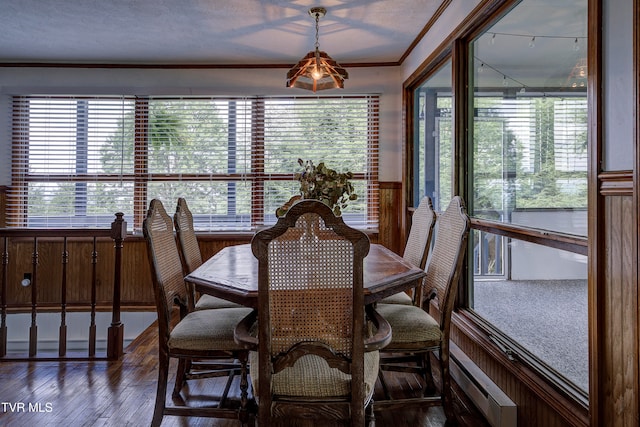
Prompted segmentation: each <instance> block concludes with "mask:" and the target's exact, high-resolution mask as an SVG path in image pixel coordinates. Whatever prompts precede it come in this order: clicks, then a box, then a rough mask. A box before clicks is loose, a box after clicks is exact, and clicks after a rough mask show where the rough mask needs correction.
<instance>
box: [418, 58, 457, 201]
mask: <svg viewBox="0 0 640 427" xmlns="http://www.w3.org/2000/svg"><path fill="white" fill-rule="evenodd" d="M451 93H452V87H451V60H448V61H447V62H446V63H445V64H444V65H442V66H441V67H440V68H439V69H438V70H437V71H436V72H434V73H433V74H432V75H431V76H430V77H429V79H428V80H427V81H426V82H424V83H423V84H421V85H420V86H419V87H418V88H417V89H416V90H415V91H414V95H413V96H414V103H415V111H417V117H416V121H415V123H416V125H414V144H415V146H414V153H416V154H417V156H416V157H415V158H414V162H415V165H414V167H415V169H416V170H417V171H418V173H417V174H415V180H416V181H415V182H414V186H413V188H414V196H413V202H414V206H418V205H419V204H420V200H422V199H423V198H424V197H425V196H429V197H430V198H431V200H432V202H433V208H434V209H435V210H436V211H442V210H445V209H446V208H447V206H448V205H449V202H450V201H451V198H452V191H453V170H454V169H453V157H454V156H453V117H452V115H451V108H452V98H451Z"/></svg>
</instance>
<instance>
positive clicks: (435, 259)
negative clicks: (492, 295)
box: [425, 196, 470, 336]
mask: <svg viewBox="0 0 640 427" xmlns="http://www.w3.org/2000/svg"><path fill="white" fill-rule="evenodd" d="M469 227H470V221H469V216H468V215H467V213H466V209H465V206H464V202H463V201H462V199H461V198H460V197H459V196H455V197H453V199H451V202H450V203H449V206H448V207H447V209H446V210H445V211H444V212H443V213H442V214H441V215H440V216H439V217H438V226H437V229H436V233H435V234H436V236H435V242H434V245H433V250H432V251H431V255H430V258H429V265H428V267H427V276H426V277H425V290H426V295H429V294H431V293H433V292H434V291H435V293H436V296H437V304H438V309H439V311H440V322H439V323H440V329H441V330H443V331H446V332H447V336H448V330H449V323H450V322H451V312H452V310H453V303H454V301H455V296H456V292H457V289H458V280H459V278H460V272H461V271H462V267H463V261H464V254H465V251H466V249H467V239H468V236H469ZM425 309H427V310H428V307H425Z"/></svg>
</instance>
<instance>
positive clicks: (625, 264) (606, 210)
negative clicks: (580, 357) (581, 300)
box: [589, 171, 640, 427]
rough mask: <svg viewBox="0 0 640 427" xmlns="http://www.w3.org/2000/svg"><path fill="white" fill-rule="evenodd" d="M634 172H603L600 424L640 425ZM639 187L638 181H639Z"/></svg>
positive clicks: (596, 347)
mask: <svg viewBox="0 0 640 427" xmlns="http://www.w3.org/2000/svg"><path fill="white" fill-rule="evenodd" d="M633 175H634V174H633V173H632V172H630V171H622V172H606V173H602V174H600V175H599V177H598V178H599V181H600V197H601V198H602V202H603V208H602V210H603V214H604V218H599V220H598V226H599V227H602V231H601V233H602V239H594V242H593V244H594V245H595V247H596V249H595V251H596V253H597V254H599V255H598V259H597V261H596V263H597V265H594V266H593V267H594V268H596V269H597V272H598V273H597V274H593V275H592V276H593V278H592V282H593V283H590V289H591V291H592V295H593V296H594V297H593V298H592V300H593V301H592V302H591V303H590V309H591V312H590V313H589V318H590V321H591V322H592V324H591V325H590V326H591V331H590V334H591V337H590V338H591V343H592V345H591V348H590V351H591V357H592V363H591V367H592V368H597V369H596V371H595V375H594V374H592V375H591V380H592V382H593V384H592V386H591V392H592V394H595V395H596V397H595V399H593V403H592V404H595V405H597V412H596V413H597V418H598V420H597V422H598V423H606V425H607V426H611V427H617V426H621V427H622V426H630V425H635V426H637V425H640V408H639V405H640V389H639V387H640V386H639V377H640V372H639V369H640V366H639V365H638V364H639V360H640V351H639V346H640V327H639V325H638V322H639V311H640V310H639V306H640V302H639V301H640V300H639V295H638V262H637V260H638V252H637V251H638V240H639V237H640V236H639V235H638V220H639V215H640V213H639V212H638V210H637V205H636V201H635V198H634V191H637V188H634V181H633ZM635 185H637V183H635Z"/></svg>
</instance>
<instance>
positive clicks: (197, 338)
mask: <svg viewBox="0 0 640 427" xmlns="http://www.w3.org/2000/svg"><path fill="white" fill-rule="evenodd" d="M249 313H251V309H250V308H246V307H243V308H220V309H216V310H199V311H194V312H191V313H189V314H187V315H186V316H185V317H184V319H182V320H181V321H180V322H178V324H177V325H176V326H175V327H174V328H173V330H172V331H171V336H170V338H169V349H170V350H173V351H176V350H180V349H184V350H203V351H207V350H239V349H241V347H240V346H239V345H238V344H236V342H235V341H234V339H233V331H234V329H235V327H236V325H237V324H238V323H239V322H240V320H242V319H243V318H244V317H245V316H246V315H248V314H249Z"/></svg>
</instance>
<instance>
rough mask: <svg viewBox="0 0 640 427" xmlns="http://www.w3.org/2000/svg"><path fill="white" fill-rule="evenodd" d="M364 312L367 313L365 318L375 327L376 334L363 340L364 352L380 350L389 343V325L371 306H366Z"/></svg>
mask: <svg viewBox="0 0 640 427" xmlns="http://www.w3.org/2000/svg"><path fill="white" fill-rule="evenodd" d="M365 312H366V313H367V318H368V319H369V320H370V321H371V323H373V326H375V327H376V333H375V334H374V335H373V336H371V337H369V338H367V339H365V340H364V351H374V350H380V349H381V348H384V347H386V346H387V345H388V344H389V343H390V342H391V325H390V324H389V322H387V319H385V318H384V317H382V316H381V315H380V313H378V312H377V311H376V310H375V309H374V308H373V306H371V305H367V306H366V307H365Z"/></svg>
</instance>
